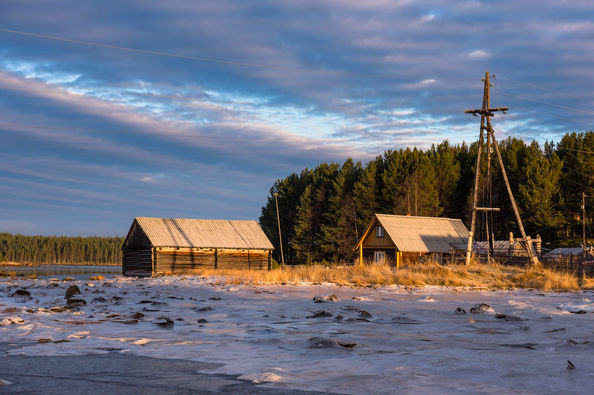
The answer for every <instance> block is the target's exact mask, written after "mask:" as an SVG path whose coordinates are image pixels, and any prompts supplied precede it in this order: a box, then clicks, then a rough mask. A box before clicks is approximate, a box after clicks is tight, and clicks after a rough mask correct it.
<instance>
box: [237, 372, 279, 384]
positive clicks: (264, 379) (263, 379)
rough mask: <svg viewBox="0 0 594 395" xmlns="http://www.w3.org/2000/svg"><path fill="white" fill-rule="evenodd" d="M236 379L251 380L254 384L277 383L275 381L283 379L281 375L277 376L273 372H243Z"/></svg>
mask: <svg viewBox="0 0 594 395" xmlns="http://www.w3.org/2000/svg"><path fill="white" fill-rule="evenodd" d="M237 379H238V380H246V381H251V382H252V383H254V384H260V383H277V382H279V381H282V380H283V378H282V377H281V376H278V375H276V374H274V373H262V374H248V375H245V374H244V375H243V376H239V377H238V378H237Z"/></svg>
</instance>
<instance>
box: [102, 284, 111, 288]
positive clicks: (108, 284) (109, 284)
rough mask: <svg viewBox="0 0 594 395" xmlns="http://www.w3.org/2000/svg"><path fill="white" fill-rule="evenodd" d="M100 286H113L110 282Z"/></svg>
mask: <svg viewBox="0 0 594 395" xmlns="http://www.w3.org/2000/svg"><path fill="white" fill-rule="evenodd" d="M102 287H113V284H112V283H103V285H102Z"/></svg>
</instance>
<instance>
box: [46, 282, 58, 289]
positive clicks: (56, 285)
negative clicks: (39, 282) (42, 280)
mask: <svg viewBox="0 0 594 395" xmlns="http://www.w3.org/2000/svg"><path fill="white" fill-rule="evenodd" d="M59 286H60V284H58V283H51V284H48V285H47V287H46V288H56V287H59Z"/></svg>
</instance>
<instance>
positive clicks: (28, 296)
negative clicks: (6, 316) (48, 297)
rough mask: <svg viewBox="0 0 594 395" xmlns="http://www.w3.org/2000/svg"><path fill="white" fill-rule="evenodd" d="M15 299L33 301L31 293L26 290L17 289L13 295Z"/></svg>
mask: <svg viewBox="0 0 594 395" xmlns="http://www.w3.org/2000/svg"><path fill="white" fill-rule="evenodd" d="M10 296H12V297H13V298H25V299H32V297H31V292H29V291H27V290H26V289H17V290H16V291H15V293H13V294H12V295H10Z"/></svg>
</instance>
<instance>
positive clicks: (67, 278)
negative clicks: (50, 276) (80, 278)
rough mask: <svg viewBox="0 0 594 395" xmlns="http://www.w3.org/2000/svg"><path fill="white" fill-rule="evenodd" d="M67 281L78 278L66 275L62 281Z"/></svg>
mask: <svg viewBox="0 0 594 395" xmlns="http://www.w3.org/2000/svg"><path fill="white" fill-rule="evenodd" d="M66 281H76V279H75V278H72V277H64V278H63V279H62V282H66Z"/></svg>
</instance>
